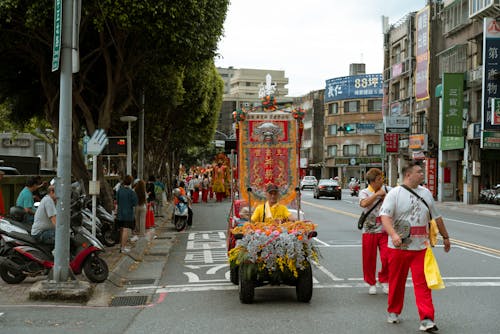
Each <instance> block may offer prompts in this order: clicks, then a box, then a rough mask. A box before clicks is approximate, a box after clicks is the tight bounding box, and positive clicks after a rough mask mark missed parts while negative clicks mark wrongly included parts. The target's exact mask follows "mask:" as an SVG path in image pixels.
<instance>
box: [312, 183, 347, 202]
mask: <svg viewBox="0 0 500 334" xmlns="http://www.w3.org/2000/svg"><path fill="white" fill-rule="evenodd" d="M321 196H325V197H335V199H338V200H340V199H342V187H341V186H340V183H339V181H337V180H331V179H321V180H319V182H318V185H317V186H316V187H314V198H320V197H321Z"/></svg>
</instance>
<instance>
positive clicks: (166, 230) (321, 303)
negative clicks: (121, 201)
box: [0, 190, 500, 333]
mask: <svg viewBox="0 0 500 334" xmlns="http://www.w3.org/2000/svg"><path fill="white" fill-rule="evenodd" d="M302 204H303V210H304V212H305V214H306V219H309V220H312V221H313V222H315V223H317V224H318V236H317V238H316V239H315V240H314V243H315V244H316V246H317V247H319V249H320V252H321V258H320V261H319V264H316V265H315V266H314V268H313V276H314V292H313V298H312V300H311V302H310V303H308V304H304V303H299V302H297V301H296V297H295V288H294V287H288V286H279V287H270V286H267V287H260V288H257V289H256V294H255V301H254V303H253V304H249V305H245V304H241V303H240V301H239V298H238V288H237V286H235V285H233V284H232V283H230V282H229V279H228V278H229V271H228V269H229V267H228V263H227V256H226V221H227V216H228V212H229V206H230V203H229V201H226V202H223V203H214V202H209V203H208V204H195V205H194V214H195V218H194V225H193V227H192V229H191V230H188V231H186V232H181V233H176V232H174V229H173V225H171V224H170V225H166V226H164V227H161V228H159V229H158V231H157V234H158V238H156V239H154V240H152V241H151V243H150V246H149V248H146V251H145V254H144V258H143V260H142V261H141V262H135V263H134V264H133V265H132V266H131V268H130V270H129V271H128V272H127V279H128V283H127V284H125V285H124V286H123V287H117V286H116V285H113V284H110V283H109V282H107V283H105V285H103V286H107V287H109V289H110V290H109V291H102V288H100V289H97V290H96V291H97V292H96V293H95V295H94V298H93V299H92V300H91V301H90V302H89V303H88V304H87V305H78V304H65V303H61V302H58V303H54V302H52V303H51V302H36V303H34V302H29V301H27V302H25V303H17V304H16V305H13V306H9V304H8V303H6V302H5V300H4V299H2V304H1V305H0V312H3V313H4V315H2V316H0V332H2V333H32V332H33V331H35V332H36V333H67V332H71V333H79V332H82V333H83V332H86V333H304V332H314V333H417V332H418V324H419V319H418V314H417V310H416V306H415V301H414V296H413V290H412V287H411V280H408V285H407V294H406V300H405V307H404V310H403V313H402V315H401V323H400V324H397V325H394V324H388V323H386V307H387V305H386V295H384V294H383V293H382V290H381V289H379V291H378V294H377V295H375V296H371V295H368V286H367V285H366V284H365V283H364V282H363V280H362V273H361V243H360V232H359V231H358V230H357V228H356V227H355V222H356V221H357V217H358V215H359V212H360V210H359V208H358V207H357V197H350V196H349V194H348V193H347V192H346V191H345V190H344V193H343V199H342V200H341V201H337V200H333V199H329V198H320V199H313V197H312V191H309V190H306V191H304V192H303V193H302ZM439 208H440V211H441V213H442V215H443V216H444V220H445V222H446V224H447V227H448V231H449V233H450V237H451V239H452V250H451V251H450V253H448V254H445V253H444V251H443V249H442V247H440V245H438V246H437V247H436V248H435V255H436V257H437V260H438V262H439V265H440V269H441V273H442V275H443V278H444V281H445V284H446V286H447V287H446V289H444V290H441V291H436V292H434V293H433V297H434V304H435V308H436V323H437V325H438V327H439V328H440V331H439V333H497V332H498V328H500V320H499V319H498V317H497V314H498V299H499V298H500V289H499V287H500V265H499V264H500V249H498V242H497V240H498V238H499V237H500V222H499V219H498V218H499V216H498V214H499V213H500V212H499V211H498V210H495V209H496V208H495V207H491V210H490V211H488V212H487V210H486V209H485V208H480V209H481V210H482V211H483V213H487V214H484V215H480V214H478V213H475V212H474V211H473V210H472V209H470V208H469V209H464V208H462V209H460V208H457V207H454V206H451V205H441V204H440V205H439ZM5 286H6V284H5V283H4V282H1V283H0V287H1V288H2V289H3V288H5ZM9 288H11V289H13V290H15V289H18V288H19V287H18V286H9ZM19 289H20V288H19ZM21 291H24V293H26V288H24V290H21V289H20V292H21ZM109 295H111V298H110V299H108V298H107V296H108V297H109ZM141 297H143V300H145V302H144V303H142V304H141V303H137V304H136V305H135V306H110V305H113V302H112V300H115V301H117V300H119V299H120V298H122V299H126V300H130V299H134V298H135V299H141Z"/></svg>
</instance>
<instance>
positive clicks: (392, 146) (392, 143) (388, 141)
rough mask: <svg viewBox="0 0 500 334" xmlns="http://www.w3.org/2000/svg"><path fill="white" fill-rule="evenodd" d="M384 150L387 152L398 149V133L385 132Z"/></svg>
mask: <svg viewBox="0 0 500 334" xmlns="http://www.w3.org/2000/svg"><path fill="white" fill-rule="evenodd" d="M384 141H385V151H386V152H387V153H397V152H398V150H399V134H397V133H385V134H384Z"/></svg>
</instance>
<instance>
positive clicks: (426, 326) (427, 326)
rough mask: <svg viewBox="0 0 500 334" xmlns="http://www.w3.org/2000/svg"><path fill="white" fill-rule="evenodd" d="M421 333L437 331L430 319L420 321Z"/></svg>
mask: <svg viewBox="0 0 500 334" xmlns="http://www.w3.org/2000/svg"><path fill="white" fill-rule="evenodd" d="M419 329H420V330H421V331H422V332H435V331H437V330H438V328H437V326H436V324H435V323H434V321H432V320H431V319H424V320H422V321H420V328H419Z"/></svg>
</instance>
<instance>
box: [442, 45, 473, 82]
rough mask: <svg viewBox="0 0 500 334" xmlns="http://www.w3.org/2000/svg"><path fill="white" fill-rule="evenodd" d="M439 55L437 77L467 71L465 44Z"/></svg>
mask: <svg viewBox="0 0 500 334" xmlns="http://www.w3.org/2000/svg"><path fill="white" fill-rule="evenodd" d="M438 55H439V76H440V77H442V76H443V73H461V72H466V71H467V44H459V45H455V46H453V47H451V48H449V49H447V50H445V51H443V52H441V53H440V54H438Z"/></svg>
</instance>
